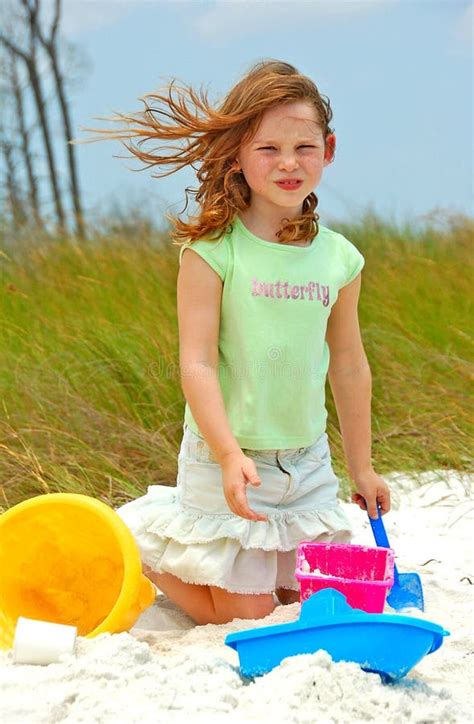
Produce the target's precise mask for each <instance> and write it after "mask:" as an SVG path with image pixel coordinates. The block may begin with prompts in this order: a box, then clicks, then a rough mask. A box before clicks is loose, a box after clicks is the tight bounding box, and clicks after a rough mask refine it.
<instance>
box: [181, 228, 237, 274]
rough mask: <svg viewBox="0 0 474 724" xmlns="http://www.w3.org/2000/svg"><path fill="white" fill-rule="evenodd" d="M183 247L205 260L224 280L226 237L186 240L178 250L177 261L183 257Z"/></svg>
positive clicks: (226, 259) (226, 261)
mask: <svg viewBox="0 0 474 724" xmlns="http://www.w3.org/2000/svg"><path fill="white" fill-rule="evenodd" d="M185 249H193V251H195V252H196V253H197V254H199V256H200V257H202V258H203V259H204V261H206V262H207V263H208V264H209V266H210V267H211V268H212V269H214V271H215V272H216V273H217V274H218V275H219V277H220V278H221V279H222V281H224V279H225V277H226V274H227V264H228V247H227V241H226V237H225V236H223V237H222V238H220V239H218V240H217V241H206V240H205V239H198V240H197V241H193V242H188V243H187V244H183V246H182V247H181V248H180V250H179V263H180V264H181V259H182V257H183V252H184V250H185Z"/></svg>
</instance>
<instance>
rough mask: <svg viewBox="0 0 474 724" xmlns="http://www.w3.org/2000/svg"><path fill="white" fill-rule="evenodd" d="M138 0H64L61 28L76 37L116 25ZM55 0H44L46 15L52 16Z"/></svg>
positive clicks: (69, 35) (66, 33) (68, 34)
mask: <svg viewBox="0 0 474 724" xmlns="http://www.w3.org/2000/svg"><path fill="white" fill-rule="evenodd" d="M134 5H136V0H63V2H62V15H61V17H62V19H61V30H62V32H63V33H64V35H65V36H66V37H68V38H76V37H79V36H82V35H84V34H85V33H87V32H90V31H91V30H97V29H99V28H106V27H109V26H110V25H114V23H115V22H117V21H118V20H121V19H122V18H123V17H124V16H126V15H127V14H128V13H130V12H131V11H132V10H133V7H134ZM53 8H54V3H53V0H46V1H45V2H44V16H45V17H48V18H49V17H50V16H51V13H52V11H53Z"/></svg>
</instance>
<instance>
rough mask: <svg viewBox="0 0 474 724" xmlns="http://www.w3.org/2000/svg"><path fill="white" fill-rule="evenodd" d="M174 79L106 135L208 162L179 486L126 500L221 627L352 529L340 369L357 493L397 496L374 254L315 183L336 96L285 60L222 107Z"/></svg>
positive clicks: (203, 618)
mask: <svg viewBox="0 0 474 724" xmlns="http://www.w3.org/2000/svg"><path fill="white" fill-rule="evenodd" d="M173 86H174V81H172V82H171V84H170V85H169V87H168V95H167V96H161V95H157V94H150V95H148V96H145V98H144V99H143V100H144V103H145V111H144V113H139V114H133V115H123V114H119V115H118V116H116V117H114V118H113V119H112V120H115V121H122V122H125V126H124V127H122V128H121V129H119V130H118V131H110V130H103V129H101V130H99V131H98V132H99V133H100V134H105V135H106V136H108V137H111V138H118V139H131V138H133V137H135V138H136V137H138V138H140V139H141V141H142V142H143V141H148V140H155V141H156V139H160V140H162V139H184V142H185V143H184V145H182V146H180V147H176V146H174V147H172V149H173V150H174V154H171V155H170V154H169V153H168V155H161V152H162V149H161V148H154V149H153V150H151V151H149V152H146V151H145V150H143V149H142V148H140V147H137V146H134V145H133V144H131V143H126V144H125V145H126V147H127V148H128V149H129V150H130V151H131V152H132V153H133V154H134V155H135V156H136V157H137V158H139V159H140V160H142V161H143V162H145V163H146V164H147V165H148V166H166V165H170V166H173V167H174V169H173V170H172V171H169V172H168V173H163V174H158V175H159V176H160V175H163V176H166V175H169V173H173V171H176V170H178V169H179V168H181V167H183V166H185V165H193V163H195V162H196V163H199V164H200V167H199V169H198V170H197V178H198V180H199V182H200V186H199V189H198V191H197V192H196V191H194V193H195V194H196V199H197V201H198V202H199V214H198V215H197V216H195V217H191V219H190V221H189V222H183V221H181V220H179V219H173V218H172V217H168V218H169V219H170V220H171V221H172V223H173V225H174V228H175V230H174V232H173V233H172V234H171V236H172V238H173V239H174V240H175V242H174V243H175V244H176V245H178V246H180V247H181V248H180V254H179V261H180V269H179V273H178V281H177V307H178V321H179V344H180V371H181V384H182V389H183V392H184V396H185V398H186V407H185V415H184V424H183V438H182V442H181V447H180V451H179V457H178V477H177V485H176V488H170V487H166V486H162V485H150V486H149V487H148V491H147V494H146V495H144V496H143V497H140V498H138V499H137V500H134V501H132V502H129V503H127V504H126V505H124V506H122V507H120V508H118V509H117V513H118V514H119V515H120V516H121V517H122V519H123V520H124V521H125V522H126V523H127V525H128V526H129V528H130V530H131V531H132V533H133V535H134V537H135V539H136V542H137V544H138V546H139V549H140V552H141V557H142V562H143V566H144V571H145V573H146V574H147V575H148V576H149V578H150V579H151V580H152V581H153V582H154V583H156V585H157V586H158V588H159V589H160V590H161V591H163V592H164V593H166V594H167V595H168V596H169V598H170V599H172V600H173V601H174V602H175V603H176V604H178V605H179V606H180V607H181V608H182V609H183V610H184V611H185V612H186V613H187V614H188V615H189V616H191V617H192V618H193V619H194V620H195V621H196V622H197V623H199V624H206V623H223V622H226V621H230V620H232V619H233V618H236V617H238V618H261V617H264V616H266V615H268V614H269V613H271V612H272V611H273V609H274V606H275V599H274V596H273V594H274V593H276V596H277V598H278V599H279V601H280V602H281V603H293V602H295V601H297V600H298V598H299V597H298V583H297V581H296V579H295V576H294V572H295V562H296V548H297V546H298V544H299V542H300V541H303V540H305V541H336V542H347V541H349V540H350V535H351V531H350V524H349V521H348V520H347V518H346V515H345V513H344V512H343V509H342V508H341V507H340V505H339V503H338V500H337V492H338V485H339V481H338V478H337V477H336V475H335V474H334V471H333V468H332V464H331V452H330V448H329V443H328V436H327V433H326V431H325V430H326V418H327V411H326V408H325V381H326V377H327V375H329V382H330V385H331V390H332V393H333V396H334V400H335V403H336V407H337V413H338V419H339V424H340V428H341V433H342V437H343V445H344V451H345V455H346V458H347V462H348V468H349V474H350V476H351V479H352V481H353V484H354V486H355V489H356V491H357V492H355V494H354V495H353V500H354V502H356V503H358V504H359V506H360V507H361V508H362V509H364V510H368V512H369V514H370V515H371V516H372V517H377V508H376V506H377V503H378V504H379V505H380V507H381V510H382V513H386V512H387V511H388V510H389V509H390V493H389V490H388V488H387V485H386V483H385V482H384V481H383V480H382V478H381V477H380V476H379V475H378V474H377V473H376V472H375V470H374V468H373V467H372V463H371V422H370V400H371V373H370V369H369V365H368V362H367V358H366V355H365V352H364V348H363V345H362V341H361V336H360V331H359V323H358V315H357V305H358V299H359V293H360V286H361V274H360V271H361V269H362V267H363V266H364V257H363V256H362V254H361V253H360V252H359V251H358V250H357V249H356V247H355V246H354V245H353V244H352V243H351V242H350V241H349V240H348V239H346V238H345V237H344V236H342V235H341V234H340V233H338V232H336V231H333V230H331V229H329V228H327V227H324V226H322V225H320V224H318V219H319V216H318V214H317V213H316V206H317V204H318V199H317V197H316V195H315V194H314V191H313V190H314V189H315V188H316V187H317V186H318V184H319V183H320V181H321V178H322V175H323V171H324V169H325V167H326V166H328V165H329V164H330V163H332V161H333V160H334V152H335V145H336V139H335V135H334V133H333V131H332V129H331V128H330V126H329V123H330V121H331V119H332V111H331V107H330V103H329V100H328V99H325V97H324V96H321V94H320V93H319V91H318V89H317V87H316V85H315V84H314V83H313V82H312V81H311V80H310V79H309V78H307V77H306V76H304V75H301V74H300V73H299V72H298V70H297V69H296V68H294V67H293V66H292V65H289V64H288V63H284V62H279V61H274V60H270V61H264V62H260V63H257V64H256V65H255V66H254V67H253V68H252V69H251V70H250V72H248V73H247V74H246V75H245V77H243V78H242V79H241V80H240V82H239V83H237V85H236V86H235V87H234V88H232V89H231V91H230V92H229V93H228V94H227V96H226V97H225V98H224V100H223V102H222V103H221V104H220V105H219V106H218V107H216V108H214V107H212V106H211V105H210V104H209V102H208V100H207V97H206V94H205V93H204V92H203V91H201V94H200V96H199V95H198V94H196V93H195V92H194V91H193V90H192V89H191V88H186V87H182V88H178V89H176V87H174V90H175V91H176V90H178V99H177V100H176V99H175V98H173V94H172V91H173ZM148 99H151V100H152V102H156V105H154V106H153V105H150V104H149V103H148ZM160 103H161V104H163V107H164V109H160V106H159V104H160ZM189 104H191V108H190V107H189ZM160 116H163V117H164V118H165V119H166V120H168V119H170V120H171V123H168V124H167V123H166V122H165V121H164V120H163V119H162V118H161V117H160ZM87 130H97V129H87ZM101 137H102V136H99V138H101ZM91 140H94V139H91ZM193 168H194V166H193ZM188 191H189V189H187V192H188Z"/></svg>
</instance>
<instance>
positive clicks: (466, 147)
mask: <svg viewBox="0 0 474 724" xmlns="http://www.w3.org/2000/svg"><path fill="white" fill-rule="evenodd" d="M472 20H473V13H472V4H471V3H469V2H465V1H461V0H443V1H442V2H439V1H438V0H363V1H362V2H359V1H358V0H349V1H347V2H339V1H338V0H332V1H331V2H326V1H325V0H322V1H318V0H312V1H309V2H300V1H299V0H292V1H291V2H286V1H279V0H269V1H267V2H264V1H258V0H235V1H229V0H214V1H212V2H211V1H209V2H208V1H207V0H194V1H193V2H181V1H180V0H171V1H168V2H161V1H160V0H153V1H152V0H148V1H142V0H135V1H133V2H126V1H124V2H115V1H112V0H107V1H102V2H96V1H95V0H81V1H80V2H78V1H76V0H65V6H64V22H63V30H64V34H65V36H66V37H67V38H68V39H70V40H72V41H74V42H75V43H76V44H78V45H79V46H80V48H81V49H82V50H83V51H84V53H85V55H86V56H87V58H88V61H89V63H90V68H89V71H88V73H87V74H85V76H84V79H83V82H82V84H81V87H80V89H76V90H75V91H74V94H73V95H72V96H71V105H72V112H73V120H74V127H75V133H76V136H81V132H80V130H79V128H80V127H81V126H82V127H87V126H94V125H96V126H97V125H99V126H103V127H109V126H110V124H107V123H105V122H98V121H95V120H94V116H96V117H97V116H107V115H111V114H112V112H114V111H123V112H128V111H138V110H140V109H141V108H142V105H141V103H140V102H139V100H138V98H139V97H140V96H142V95H144V94H145V93H147V92H152V91H154V90H156V89H158V88H159V87H163V86H164V85H165V84H166V83H167V82H168V81H169V80H170V78H172V77H176V78H177V79H179V80H180V81H183V82H184V83H186V84H191V85H193V86H194V87H199V86H200V85H202V84H204V85H205V87H206V88H207V90H208V93H209V98H210V99H211V100H216V101H217V100H218V99H219V98H221V97H222V96H223V95H224V94H225V93H226V91H227V90H228V89H229V88H230V87H231V86H232V85H233V84H234V83H235V82H236V81H237V80H238V79H239V78H240V77H241V76H242V75H243V74H244V73H245V72H246V70H247V69H248V68H249V67H250V66H251V65H252V64H253V63H254V62H256V61H258V60H260V59H262V58H276V59H280V60H284V61H286V62H289V63H292V64H293V65H295V66H296V67H297V68H298V69H299V70H300V71H301V72H303V73H305V74H307V75H309V76H310V77H311V78H312V79H313V80H314V81H315V82H316V84H317V85H318V88H319V90H320V92H321V93H323V94H324V95H326V96H328V97H329V98H330V101H331V106H332V109H333V113H334V117H333V121H332V126H333V127H334V129H335V132H336V137H337V151H336V159H335V162H334V163H333V164H332V165H331V166H329V167H328V168H327V169H326V171H325V172H324V176H323V179H322V182H321V184H320V185H319V186H318V188H317V190H316V193H317V195H318V197H319V207H318V212H319V214H320V216H321V222H322V223H323V224H324V223H326V224H328V223H329V222H330V221H331V220H334V219H341V220H350V219H353V218H354V217H356V216H359V215H360V214H361V213H363V212H364V211H365V210H367V209H368V208H372V209H373V210H375V211H376V212H377V213H379V214H381V215H382V216H384V217H385V218H388V219H391V220H394V221H396V222H397V223H402V222H404V221H405V220H413V221H415V222H422V221H423V217H424V216H425V215H426V214H428V213H430V212H432V211H433V210H434V209H437V208H438V209H440V208H441V209H447V210H450V211H460V212H464V213H468V214H472V213H473V206H472V201H473V189H472V178H473V176H472V169H473V156H472V146H473V138H472V127H473V119H472V100H473V96H472ZM86 135H87V134H85V133H82V136H84V137H85V136H86ZM76 149H77V153H78V160H79V167H80V179H81V186H82V190H83V194H84V200H85V205H86V207H87V208H91V209H92V208H94V209H100V208H105V207H106V205H107V204H108V203H109V202H110V200H111V199H112V198H113V197H116V198H119V199H121V200H122V201H123V202H124V203H132V204H135V205H137V206H143V208H145V209H147V210H149V211H150V212H152V213H156V214H157V215H159V216H161V215H162V213H163V210H165V209H166V210H167V211H169V212H171V213H178V212H179V211H181V210H182V209H183V206H184V199H185V197H184V188H185V187H186V186H193V187H196V185H197V182H196V180H195V176H194V173H193V171H192V169H185V170H183V171H180V172H179V173H177V174H174V175H173V176H170V177H167V178H164V179H153V178H152V177H151V174H150V172H149V171H142V172H140V173H132V172H131V171H130V170H129V168H138V165H137V162H136V161H133V160H132V159H129V160H123V159H117V158H114V155H115V156H117V155H125V153H126V151H125V149H123V148H122V147H121V145H120V143H119V142H118V141H107V142H102V143H97V144H88V145H82V146H76Z"/></svg>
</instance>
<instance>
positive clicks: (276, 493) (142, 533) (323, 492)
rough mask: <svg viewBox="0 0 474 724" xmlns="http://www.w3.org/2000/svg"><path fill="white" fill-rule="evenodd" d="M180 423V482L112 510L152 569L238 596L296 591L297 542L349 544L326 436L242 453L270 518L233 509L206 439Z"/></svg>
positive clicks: (257, 505) (255, 498)
mask: <svg viewBox="0 0 474 724" xmlns="http://www.w3.org/2000/svg"><path fill="white" fill-rule="evenodd" d="M183 429H184V434H183V439H182V442H181V448H180V451H179V456H178V478H177V485H176V487H168V486H165V485H150V486H149V487H148V491H147V493H146V495H144V496H142V497H140V498H137V499H136V500H133V501H131V502H130V503H126V504H125V505H123V506H121V507H120V508H117V509H116V512H117V514H118V515H119V516H120V517H121V518H122V520H123V521H124V522H125V523H126V524H127V526H128V527H129V529H130V530H131V532H132V534H133V536H134V538H135V540H136V542H137V545H138V548H139V550H140V555H141V559H142V562H143V563H145V564H146V565H148V566H149V567H150V568H151V569H153V570H154V571H156V572H158V573H165V572H167V573H172V574H173V575H175V576H177V577H178V578H180V579H181V580H183V581H185V582H186V583H195V584H201V585H210V586H219V587H220V588H224V589H226V590H227V591H232V592H234V593H272V592H274V591H275V590H276V589H277V588H290V589H294V590H299V586H298V582H297V580H296V578H295V576H294V573H295V567H296V549H297V547H298V544H299V543H300V542H302V541H329V542H337V543H347V542H349V541H350V538H351V532H352V531H351V527H350V523H349V521H348V519H347V516H346V514H345V513H344V511H343V509H342V507H341V506H340V505H339V503H338V500H337V491H338V487H339V480H338V478H337V477H336V475H335V474H334V471H333V469H332V464H331V453H330V449H329V443H328V436H327V433H323V434H322V435H321V436H320V437H319V438H318V440H316V442H314V443H313V444H312V445H310V446H309V447H305V448H292V449H286V450H249V449H244V450H243V452H244V454H245V455H247V456H248V457H251V458H252V459H253V460H254V462H255V466H256V469H257V472H258V474H259V477H260V480H261V485H260V486H259V487H257V488H255V487H253V486H252V485H247V487H246V493H247V499H248V503H249V506H250V508H251V509H252V510H255V511H256V512H262V513H264V514H265V515H266V516H267V517H268V521H265V522H263V521H250V520H247V519H245V518H241V517H240V516H238V515H235V514H234V513H232V512H231V511H230V509H229V507H228V505H227V501H226V499H225V497H224V492H223V488H222V476H221V468H220V466H219V464H218V463H217V462H216V461H215V459H214V458H213V456H212V453H211V451H210V449H209V447H208V445H207V444H206V442H205V440H204V438H202V437H201V436H199V435H197V434H196V433H195V432H194V431H192V430H191V428H190V427H189V426H188V425H187V424H186V423H185V424H184V426H183Z"/></svg>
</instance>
